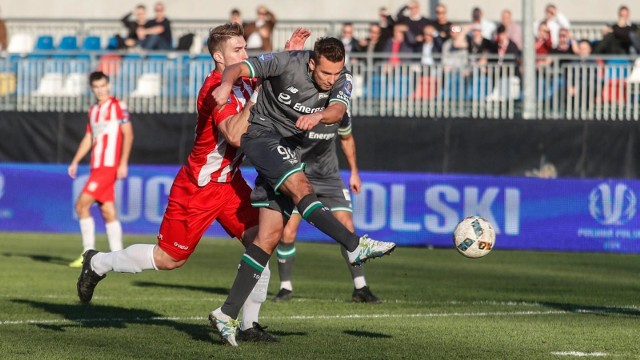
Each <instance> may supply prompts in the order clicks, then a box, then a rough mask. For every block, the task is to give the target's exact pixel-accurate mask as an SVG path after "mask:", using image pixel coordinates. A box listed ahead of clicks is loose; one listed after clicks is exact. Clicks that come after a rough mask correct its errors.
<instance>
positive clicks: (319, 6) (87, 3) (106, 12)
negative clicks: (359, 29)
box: [0, 0, 640, 22]
mask: <svg viewBox="0 0 640 360" xmlns="http://www.w3.org/2000/svg"><path fill="white" fill-rule="evenodd" d="M533 1H534V6H535V17H536V18H540V17H542V14H543V12H544V6H545V5H546V4H547V3H549V2H553V3H555V4H556V5H557V6H558V8H559V9H560V11H561V12H563V13H564V14H565V15H567V16H568V17H569V19H570V20H573V21H603V22H613V21H615V19H616V13H617V8H618V6H620V5H621V4H626V5H628V6H629V7H630V8H631V13H632V14H631V16H632V19H637V20H636V22H640V1H638V0H627V1H621V0H609V1H604V0H553V1H548V0H544V1H543V0H533ZM442 2H443V3H444V4H446V5H447V6H448V8H449V18H450V19H451V20H456V21H460V20H462V21H466V20H468V19H469V18H470V16H471V15H470V14H471V9H472V8H473V7H474V6H476V5H478V6H480V7H481V8H482V9H483V11H484V13H485V17H486V18H488V19H491V20H498V19H499V17H500V11H501V10H502V9H503V8H505V6H504V5H503V4H504V2H497V1H496V2H486V1H475V2H470V1H465V0H448V1H447V0H444V1H442ZM154 3H155V1H152V0H106V1H98V0H54V1H45V0H19V1H17V0H0V16H1V17H2V18H88V19H109V18H118V17H121V16H122V15H123V14H125V13H126V12H127V11H129V10H130V9H133V7H134V6H135V5H137V4H145V5H147V6H148V7H151V10H152V6H153V4H154ZM165 3H166V5H167V14H168V17H169V18H170V19H171V18H174V19H198V20H206V19H217V20H220V19H226V18H227V17H228V14H229V11H230V10H231V9H232V8H238V9H239V10H240V11H241V12H242V14H243V16H244V18H245V19H252V18H254V17H255V9H256V6H258V5H259V4H266V5H267V6H268V7H269V8H271V9H272V10H273V11H274V13H275V14H276V15H277V16H279V17H280V18H281V19H288V20H304V19H314V20H374V19H376V16H377V12H378V8H379V7H380V6H386V7H387V8H389V9H390V10H391V11H392V12H393V13H395V12H396V11H397V10H398V9H399V8H400V7H401V6H402V5H404V4H405V3H406V1H400V0H351V1H345V0H316V1H312V0H278V1H266V0H244V1H242V2H240V1H221V0H209V1H201V0H179V1H178V0H165ZM435 3H437V0H421V4H422V7H423V14H425V15H427V16H428V17H430V16H429V14H430V12H431V7H432V6H433V4H435ZM508 3H510V4H512V5H510V6H508V7H509V8H511V10H512V12H513V14H514V18H515V19H517V20H519V19H520V18H521V10H520V9H521V4H522V2H521V1H514V0H510V1H508ZM634 14H635V15H636V16H635V17H634Z"/></svg>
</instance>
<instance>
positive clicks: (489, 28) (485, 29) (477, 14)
mask: <svg viewBox="0 0 640 360" xmlns="http://www.w3.org/2000/svg"><path fill="white" fill-rule="evenodd" d="M471 25H472V26H473V25H480V27H481V28H482V37H483V38H485V39H489V40H493V33H494V32H495V31H496V24H495V23H494V22H493V21H489V20H487V19H485V18H484V16H483V14H482V10H481V9H480V8H479V7H474V8H473V10H472V11H471Z"/></svg>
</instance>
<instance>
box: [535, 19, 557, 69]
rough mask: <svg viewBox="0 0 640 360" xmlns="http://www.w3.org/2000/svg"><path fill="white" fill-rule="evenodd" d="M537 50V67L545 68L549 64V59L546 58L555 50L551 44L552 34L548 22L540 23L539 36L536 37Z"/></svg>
mask: <svg viewBox="0 0 640 360" xmlns="http://www.w3.org/2000/svg"><path fill="white" fill-rule="evenodd" d="M535 48H536V66H538V67H539V66H544V65H548V64H549V59H548V58H547V57H546V56H542V55H547V54H549V52H551V49H553V45H552V42H551V32H550V30H549V27H548V26H547V23H546V22H542V23H540V25H538V35H537V36H536V41H535Z"/></svg>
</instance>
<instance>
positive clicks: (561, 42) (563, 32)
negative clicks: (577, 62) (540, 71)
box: [549, 29, 578, 66]
mask: <svg viewBox="0 0 640 360" xmlns="http://www.w3.org/2000/svg"><path fill="white" fill-rule="evenodd" d="M577 52H578V43H576V42H575V41H573V40H572V39H571V32H569V29H560V33H559V34H558V46H556V47H555V48H553V49H551V51H550V52H549V54H552V55H574V54H576V53H577ZM549 60H551V58H550V59H549ZM550 62H551V61H550ZM567 62H571V60H569V59H560V62H559V65H560V66H562V65H564V64H565V63H567Z"/></svg>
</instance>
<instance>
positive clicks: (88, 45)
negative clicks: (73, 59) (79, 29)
mask: <svg viewBox="0 0 640 360" xmlns="http://www.w3.org/2000/svg"><path fill="white" fill-rule="evenodd" d="M101 46H102V45H101V44H100V37H99V36H95V35H91V36H87V37H85V38H84V41H83V42H82V50H83V51H99V50H101Z"/></svg>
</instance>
